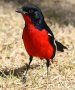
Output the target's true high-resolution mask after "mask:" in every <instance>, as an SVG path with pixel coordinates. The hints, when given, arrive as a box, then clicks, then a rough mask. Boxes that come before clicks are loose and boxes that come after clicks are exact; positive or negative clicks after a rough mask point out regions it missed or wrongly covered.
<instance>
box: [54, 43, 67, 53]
mask: <svg viewBox="0 0 75 90" xmlns="http://www.w3.org/2000/svg"><path fill="white" fill-rule="evenodd" d="M55 42H56V45H57V50H58V51H61V52H64V49H68V48H67V47H66V46H64V45H63V44H61V43H60V42H58V41H55Z"/></svg>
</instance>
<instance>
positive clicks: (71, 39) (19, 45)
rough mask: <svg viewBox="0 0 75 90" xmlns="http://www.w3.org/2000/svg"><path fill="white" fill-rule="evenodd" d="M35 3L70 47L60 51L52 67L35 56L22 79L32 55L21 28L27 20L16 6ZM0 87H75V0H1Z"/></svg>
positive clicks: (30, 89)
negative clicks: (28, 50) (26, 45)
mask: <svg viewBox="0 0 75 90" xmlns="http://www.w3.org/2000/svg"><path fill="white" fill-rule="evenodd" d="M28 3H33V4H35V5H37V6H38V7H40V8H41V10H42V12H43V14H44V17H45V21H46V22H47V24H48V26H49V27H50V28H51V30H52V31H53V33H54V35H55V37H56V39H57V40H58V41H60V42H61V43H62V44H64V45H65V46H67V47H68V50H65V51H64V52H63V53H60V52H57V54H56V56H55V58H54V62H53V64H52V65H51V66H50V67H49V79H47V75H46V74H47V72H46V65H45V63H46V62H45V60H40V59H39V58H35V57H34V60H33V62H32V64H31V67H30V70H29V72H28V74H27V82H26V83H23V82H22V74H23V72H24V70H25V69H26V65H27V63H28V59H29V56H28V54H27V52H26V51H25V48H24V45H23V41H22V32H23V28H24V25H25V23H24V20H23V18H22V16H21V15H20V14H18V13H16V12H15V11H16V9H17V8H19V7H21V6H23V5H26V4H28ZM0 90H75V0H0Z"/></svg>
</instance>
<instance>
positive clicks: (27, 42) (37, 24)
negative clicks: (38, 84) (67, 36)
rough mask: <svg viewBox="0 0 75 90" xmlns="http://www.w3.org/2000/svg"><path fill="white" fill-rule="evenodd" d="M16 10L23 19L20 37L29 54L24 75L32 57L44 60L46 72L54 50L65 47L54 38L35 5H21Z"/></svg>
mask: <svg viewBox="0 0 75 90" xmlns="http://www.w3.org/2000/svg"><path fill="white" fill-rule="evenodd" d="M16 12H17V13H21V14H22V16H23V19H24V21H25V27H24V29H23V34H22V39H23V43H24V46H25V49H26V51H27V53H28V55H29V64H28V66H27V69H26V72H25V74H24V75H26V74H27V71H28V70H29V67H30V64H31V62H32V60H33V57H39V58H43V59H45V60H46V66H47V74H48V67H49V65H50V61H53V58H54V57H55V54H56V51H60V52H64V49H67V47H66V46H64V45H63V44H62V43H60V42H59V41H57V40H56V39H55V37H54V34H53V32H52V31H51V29H50V28H49V26H48V25H47V24H46V21H45V19H44V15H43V13H42V11H41V9H40V8H39V7H38V6H37V5H34V4H27V5H23V6H22V7H21V8H18V9H17V10H16Z"/></svg>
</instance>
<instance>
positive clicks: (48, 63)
mask: <svg viewBox="0 0 75 90" xmlns="http://www.w3.org/2000/svg"><path fill="white" fill-rule="evenodd" d="M49 65H50V61H49V60H47V63H46V66H47V77H48V67H49Z"/></svg>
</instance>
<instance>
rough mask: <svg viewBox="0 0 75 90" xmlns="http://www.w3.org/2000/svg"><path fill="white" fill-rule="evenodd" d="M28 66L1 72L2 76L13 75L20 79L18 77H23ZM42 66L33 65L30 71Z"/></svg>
mask: <svg viewBox="0 0 75 90" xmlns="http://www.w3.org/2000/svg"><path fill="white" fill-rule="evenodd" d="M27 66H28V64H25V65H24V66H22V67H20V68H17V69H14V70H7V69H6V70H5V69H4V70H2V71H0V76H2V77H5V76H6V75H10V73H11V75H12V74H13V75H14V76H16V77H18V76H22V75H23V73H24V71H25V70H26V68H27ZM39 66H40V65H31V66H30V68H29V69H34V68H38V67H39Z"/></svg>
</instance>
